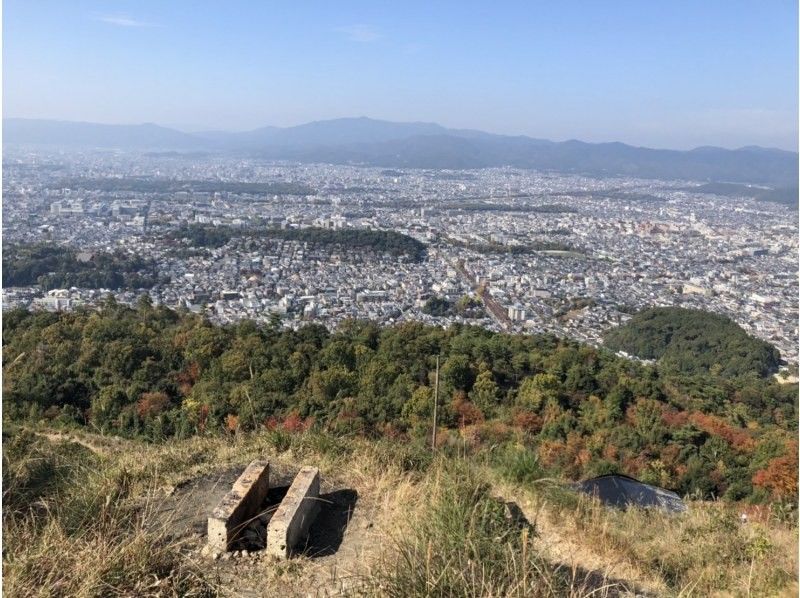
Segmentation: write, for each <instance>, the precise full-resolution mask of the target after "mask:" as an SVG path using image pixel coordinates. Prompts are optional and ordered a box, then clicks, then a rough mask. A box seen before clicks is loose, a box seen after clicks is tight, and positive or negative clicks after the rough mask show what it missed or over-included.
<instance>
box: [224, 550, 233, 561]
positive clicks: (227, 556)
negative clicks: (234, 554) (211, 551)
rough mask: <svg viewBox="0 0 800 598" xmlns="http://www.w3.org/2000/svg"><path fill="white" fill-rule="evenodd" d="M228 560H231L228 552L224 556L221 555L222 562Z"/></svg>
mask: <svg viewBox="0 0 800 598" xmlns="http://www.w3.org/2000/svg"><path fill="white" fill-rule="evenodd" d="M230 559H231V553H230V552H226V553H225V554H223V555H222V560H223V561H229V560H230Z"/></svg>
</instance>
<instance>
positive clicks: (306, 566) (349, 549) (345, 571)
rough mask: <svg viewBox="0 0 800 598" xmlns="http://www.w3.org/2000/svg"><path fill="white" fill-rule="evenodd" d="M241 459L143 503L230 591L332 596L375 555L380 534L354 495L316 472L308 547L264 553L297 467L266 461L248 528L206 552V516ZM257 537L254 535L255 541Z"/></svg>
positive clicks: (355, 577) (227, 592)
mask: <svg viewBox="0 0 800 598" xmlns="http://www.w3.org/2000/svg"><path fill="white" fill-rule="evenodd" d="M245 466H246V464H242V465H241V466H237V467H233V468H226V469H221V470H219V471H216V472H213V473H211V474H207V475H204V476H201V477H198V478H195V479H192V480H190V481H188V482H186V483H184V484H182V485H180V486H178V487H177V488H174V489H171V492H169V494H168V496H163V495H162V497H161V498H159V499H157V500H151V501H149V507H148V508H149V509H150V510H151V512H150V513H149V515H148V517H146V519H147V520H148V521H149V522H150V524H149V525H150V527H151V529H156V528H160V529H161V531H163V533H164V534H165V536H166V537H167V538H168V539H169V540H171V541H174V542H177V543H178V544H179V545H180V546H181V549H182V551H183V552H184V554H185V555H186V557H187V558H189V559H190V560H193V561H195V562H196V563H197V564H198V565H199V566H200V567H201V568H202V569H203V571H204V572H205V573H206V574H207V575H208V576H209V577H210V578H211V579H212V580H214V582H215V583H216V584H217V586H218V589H219V591H220V593H221V594H222V595H230V596H284V597H289V596H336V595H341V594H342V593H343V592H345V591H346V590H347V589H352V588H353V586H354V584H356V583H358V579H359V577H358V574H359V572H363V567H364V565H365V563H366V562H367V561H368V560H369V559H368V556H375V555H376V554H377V552H376V549H377V547H378V545H380V538H379V536H380V534H379V533H378V532H377V528H376V527H375V526H374V525H373V522H372V520H371V515H372V514H373V510H372V509H370V508H368V507H367V506H366V505H365V504H364V501H363V500H362V497H360V496H359V492H358V491H357V490H356V489H354V488H349V487H347V485H346V484H344V483H342V482H341V481H339V480H336V479H331V478H329V477H326V476H325V475H324V472H321V473H320V484H321V485H320V501H321V503H322V505H321V508H320V512H319V515H318V516H317V518H316V520H315V522H314V524H313V525H312V527H311V530H310V532H309V537H308V540H307V542H306V544H305V545H304V546H302V547H299V549H298V551H297V554H295V555H294V556H293V557H292V558H291V559H289V560H284V561H281V560H277V559H274V558H273V557H267V556H266V554H264V552H263V542H264V540H263V538H264V536H265V528H266V525H267V524H268V522H269V517H271V515H272V513H274V511H275V509H276V508H277V505H278V504H279V503H280V500H281V499H282V498H283V496H284V495H285V494H286V491H287V489H288V487H289V485H290V484H291V482H292V480H293V479H294V476H295V474H296V473H297V471H299V469H300V468H299V467H288V466H286V465H282V464H280V463H271V464H270V492H269V495H268V497H267V500H266V501H265V504H264V505H263V506H262V515H263V516H262V517H261V518H260V520H256V521H255V522H254V525H253V532H255V533H252V534H250V536H249V537H248V538H243V539H242V540H241V541H240V542H239V543H237V545H236V546H234V550H232V551H231V552H228V553H225V554H222V555H217V558H214V555H210V554H208V553H207V552H206V550H205V545H206V525H207V517H208V515H209V513H210V512H211V510H212V509H213V508H214V507H215V506H216V504H217V503H218V502H219V501H220V499H221V498H222V497H223V496H224V495H225V494H226V493H227V492H228V490H230V488H231V485H232V484H233V482H234V481H235V480H236V478H237V477H238V476H239V474H240V473H241V472H242V471H243V470H244V468H245ZM257 537H258V539H256V538H257Z"/></svg>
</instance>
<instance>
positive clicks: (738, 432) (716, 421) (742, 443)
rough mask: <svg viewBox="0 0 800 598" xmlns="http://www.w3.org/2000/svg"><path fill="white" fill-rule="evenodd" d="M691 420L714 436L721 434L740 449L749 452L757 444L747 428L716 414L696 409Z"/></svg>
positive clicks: (735, 447)
mask: <svg viewBox="0 0 800 598" xmlns="http://www.w3.org/2000/svg"><path fill="white" fill-rule="evenodd" d="M689 420H690V421H691V422H692V423H693V424H694V425H695V426H697V427H698V428H700V429H701V430H703V431H704V432H706V433H708V434H711V435H712V436H719V437H720V438H722V439H723V440H724V441H725V442H727V443H728V444H730V445H731V447H732V448H734V449H736V450H738V451H741V452H745V453H749V452H751V451H752V450H753V449H754V448H755V446H756V442H755V440H753V438H752V437H751V436H750V434H748V433H747V431H746V430H742V429H737V428H734V427H733V426H731V425H730V424H728V423H727V422H726V421H725V420H724V419H722V418H721V417H717V416H716V415H708V414H705V413H700V412H699V411H695V412H694V413H692V414H691V415H690V416H689Z"/></svg>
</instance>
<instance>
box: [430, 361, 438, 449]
mask: <svg viewBox="0 0 800 598" xmlns="http://www.w3.org/2000/svg"><path fill="white" fill-rule="evenodd" d="M438 416H439V356H438V355H437V356H436V382H435V383H434V386H433V440H432V446H431V450H433V451H436V427H437V426H438V423H439V422H438Z"/></svg>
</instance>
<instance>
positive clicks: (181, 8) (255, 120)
mask: <svg viewBox="0 0 800 598" xmlns="http://www.w3.org/2000/svg"><path fill="white" fill-rule="evenodd" d="M4 8H5V19H4V23H3V33H4V35H3V38H4V42H3V50H4V69H3V71H4V72H3V91H4V103H3V104H4V105H3V115H4V117H26V118H46V119H59V120H78V121H88V122H101V123H119V124H133V123H143V122H156V123H158V124H161V125H165V126H172V127H175V128H178V129H180V130H184V131H203V130H212V129H224V130H246V129H253V128H257V127H261V126H266V125H273V126H290V125H297V124H301V123H304V122H308V121H314V120H325V119H330V118H339V117H355V116H369V117H372V118H378V119H385V120H394V121H426V122H437V123H439V124H441V125H444V126H447V127H453V128H471V129H480V130H485V131H489V132H495V133H502V134H508V135H528V136H531V137H537V138H546V139H553V140H566V139H581V140H584V141H592V142H597V141H622V142H626V143H630V144H633V145H642V146H647V147H658V148H661V147H663V148H675V149H688V148H692V147H696V146H704V145H717V146H722V147H728V148H734V147H741V146H746V145H761V146H764V147H778V148H783V149H790V150H795V149H796V148H797V131H798V119H797V109H798V106H797V98H796V93H795V92H796V89H797V84H798V74H797V73H798V63H797V30H796V22H797V5H796V3H794V2H791V1H775V0H770V1H766V2H721V1H712V2H701V3H697V2H670V3H669V4H668V5H667V4H659V3H650V2H631V1H626V2H613V3H595V2H588V3H587V2H576V1H572V2H559V3H551V2H509V3H503V4H502V5H496V6H495V5H482V4H479V3H470V2H468V3H461V2H442V3H434V4H431V3H423V2H408V3H401V4H395V5H393V6H391V7H389V6H384V5H383V4H382V3H373V2H347V3H330V2H309V3H302V4H301V5H298V6H295V5H292V6H291V7H289V6H288V5H281V4H280V3H271V2H243V1H237V2H230V3H203V4H202V6H198V7H197V8H195V7H191V8H188V7H187V5H186V4H184V3H173V2H156V1H144V2H115V3H108V2H99V1H82V2H58V1H44V2H25V1H21V0H10V1H8V0H7V1H6V2H5V3H4Z"/></svg>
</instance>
